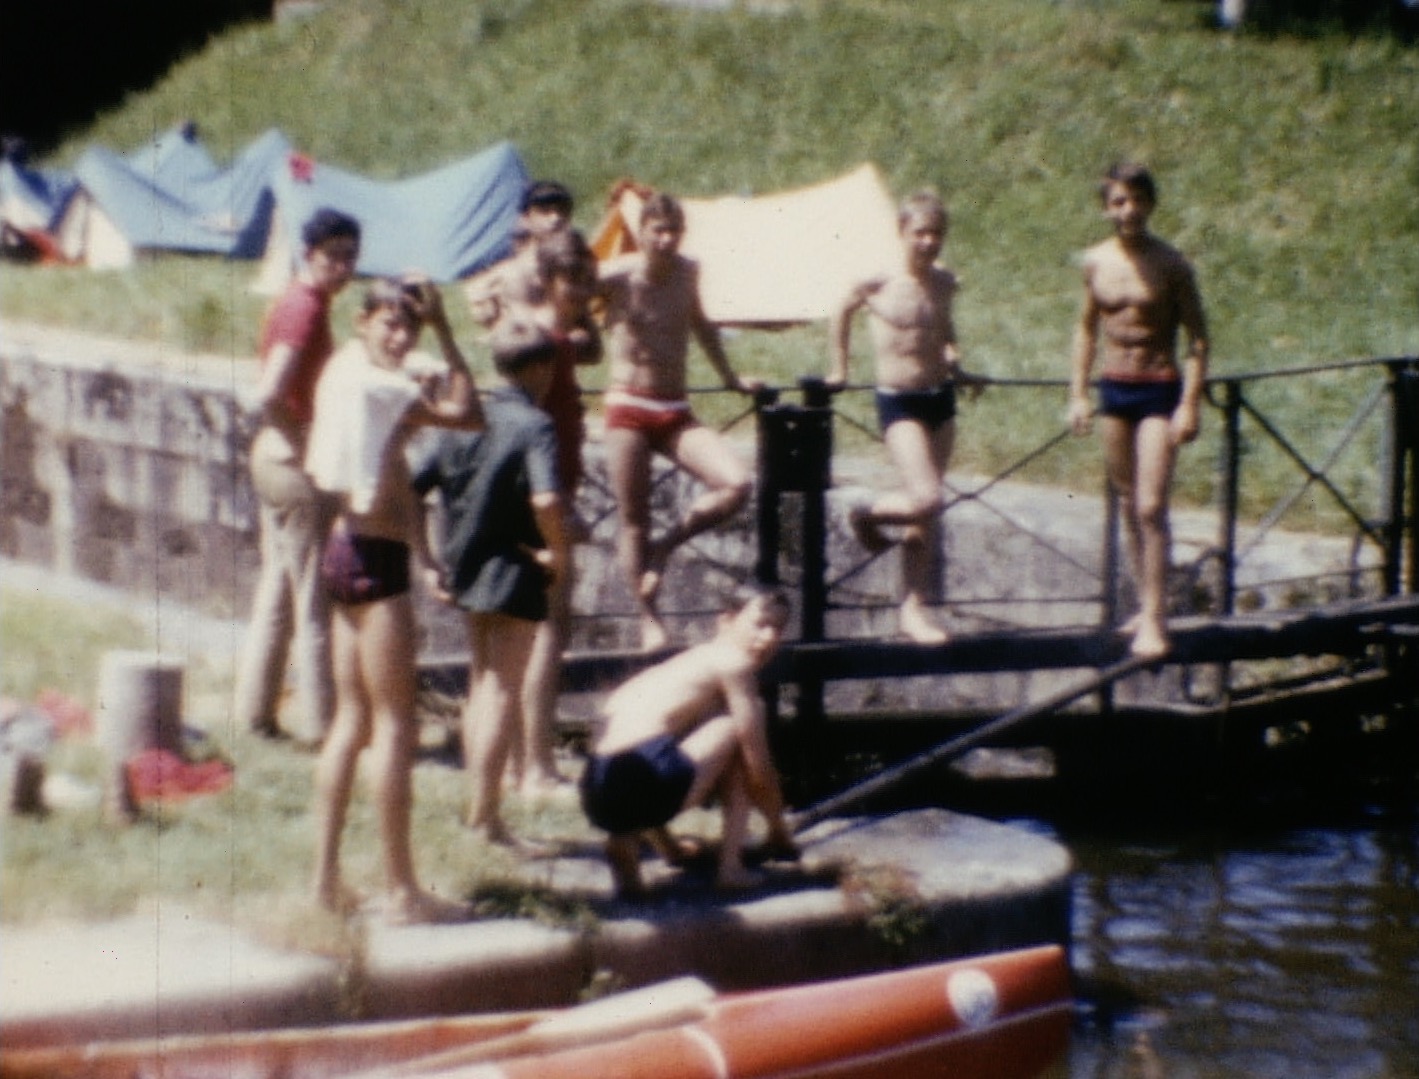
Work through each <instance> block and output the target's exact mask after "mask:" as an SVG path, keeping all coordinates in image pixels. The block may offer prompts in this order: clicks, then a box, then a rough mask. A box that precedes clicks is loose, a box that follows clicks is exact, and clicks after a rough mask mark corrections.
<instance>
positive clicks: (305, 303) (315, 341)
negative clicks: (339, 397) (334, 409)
mask: <svg viewBox="0 0 1419 1079" xmlns="http://www.w3.org/2000/svg"><path fill="white" fill-rule="evenodd" d="M282 344H284V345H289V346H290V347H291V348H292V349H293V350H294V351H295V359H294V361H293V364H292V367H291V373H290V376H289V377H288V378H287V379H286V384H285V385H284V386H283V387H282V388H281V392H280V394H279V395H278V399H279V400H280V402H281V404H282V405H284V406H285V408H286V409H287V410H288V411H289V412H290V414H291V415H292V416H293V417H294V418H295V419H296V420H297V422H299V423H301V424H302V425H305V426H309V424H310V421H311V420H312V419H313V418H314V417H315V384H316V382H317V381H318V380H319V379H320V372H321V371H323V370H324V369H325V361H326V360H328V359H330V357H331V355H332V354H333V353H334V351H335V335H334V334H333V333H332V332H331V330H330V297H329V296H327V295H326V294H325V293H324V292H321V291H320V290H319V289H317V288H315V287H313V286H312V285H310V284H307V283H306V282H304V281H294V282H292V283H291V285H290V287H288V288H287V289H286V291H285V292H283V293H282V294H281V296H280V298H278V299H277V300H276V302H275V303H274V304H272V305H271V309H270V310H269V311H268V312H267V313H266V322H265V325H263V326H262V328H261V345H260V348H261V363H262V365H263V366H265V364H266V359H267V356H269V355H270V353H271V349H272V348H274V347H275V346H276V345H282Z"/></svg>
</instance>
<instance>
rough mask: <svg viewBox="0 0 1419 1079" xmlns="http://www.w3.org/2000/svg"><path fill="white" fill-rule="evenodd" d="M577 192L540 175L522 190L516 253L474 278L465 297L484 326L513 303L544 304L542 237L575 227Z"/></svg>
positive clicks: (465, 291)
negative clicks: (574, 195)
mask: <svg viewBox="0 0 1419 1079" xmlns="http://www.w3.org/2000/svg"><path fill="white" fill-rule="evenodd" d="M575 205H576V204H575V202H574V201H573V199H572V193H571V192H570V191H569V190H567V188H566V187H564V186H563V185H561V184H559V183H557V181H555V180H537V181H535V182H533V183H531V184H528V185H527V188H526V190H524V191H523V193H522V201H521V203H520V212H519V215H518V219H517V224H516V226H514V228H513V231H512V245H513V250H512V254H511V255H509V256H508V257H507V258H505V259H503V260H502V261H501V262H499V263H498V264H497V265H495V266H493V267H492V268H491V269H489V270H487V271H486V272H484V273H480V274H478V275H476V276H475V277H472V278H470V279H469V281H468V283H467V285H466V286H465V287H464V297H465V298H466V299H467V301H468V307H469V309H470V310H471V311H472V313H473V318H474V321H476V322H477V323H478V324H479V325H480V326H491V325H492V324H493V323H494V322H496V321H497V319H498V316H499V314H500V313H501V312H502V311H503V310H504V309H505V308H506V307H508V306H509V305H514V306H515V305H520V304H540V303H543V302H545V300H546V289H545V282H544V281H543V279H542V276H541V274H540V273H539V272H538V266H537V249H538V246H539V244H540V243H541V241H542V240H544V239H546V238H547V237H549V236H554V235H556V234H557V233H559V232H564V231H566V230H567V229H568V228H570V227H571V219H572V211H573V209H574V208H575Z"/></svg>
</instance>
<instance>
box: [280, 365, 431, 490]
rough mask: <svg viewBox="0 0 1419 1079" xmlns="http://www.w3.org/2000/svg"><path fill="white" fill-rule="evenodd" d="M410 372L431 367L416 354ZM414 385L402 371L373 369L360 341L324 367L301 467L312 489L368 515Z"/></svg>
mask: <svg viewBox="0 0 1419 1079" xmlns="http://www.w3.org/2000/svg"><path fill="white" fill-rule="evenodd" d="M404 362H405V364H406V365H410V369H411V370H418V369H420V368H421V367H422V365H424V364H426V363H428V362H430V361H429V360H428V358H427V357H424V356H422V354H419V353H411V354H410V355H408V356H406V357H405V359H404ZM418 397H419V385H418V383H417V382H415V381H414V379H413V378H412V377H410V375H409V374H408V373H407V372H405V371H390V370H387V369H386V368H383V367H376V366H375V365H374V364H373V363H371V362H370V360H369V355H368V353H367V352H366V351H365V346H364V343H363V342H361V341H358V340H356V341H350V342H349V343H347V344H346V345H344V346H343V347H342V348H341V349H340V350H339V351H338V352H336V353H335V355H334V356H332V357H330V361H329V362H328V363H327V364H326V365H325V370H324V372H323V373H322V374H321V376H320V382H319V383H318V384H317V385H316V388H315V421H314V423H312V424H311V429H310V441H309V442H308V443H307V446H306V454H305V468H306V472H308V473H309V474H310V477H311V479H312V480H314V481H315V484H316V486H317V487H319V488H321V490H324V491H330V492H332V493H334V494H339V495H344V496H345V499H346V502H347V504H348V506H349V508H350V510H351V511H353V512H355V513H368V512H369V510H370V507H371V506H372V505H373V502H374V496H375V491H376V490H377V489H378V487H379V478H380V474H381V471H382V468H383V465H384V454H385V450H386V449H387V448H388V446H389V439H390V437H391V436H392V435H393V434H394V431H395V428H396V427H398V425H399V421H400V419H401V418H402V417H403V416H404V413H405V412H406V411H407V410H408V408H409V406H410V405H411V404H413V403H414V401H416V400H417V399H418Z"/></svg>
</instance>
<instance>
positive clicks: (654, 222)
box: [636, 191, 685, 258]
mask: <svg viewBox="0 0 1419 1079" xmlns="http://www.w3.org/2000/svg"><path fill="white" fill-rule="evenodd" d="M684 235H685V209H684V207H683V206H681V205H680V203H679V201H678V200H677V199H676V198H675V197H674V196H673V195H667V194H665V193H664V192H663V191H657V192H655V193H654V194H653V195H651V196H650V197H649V198H648V199H646V200H645V203H644V205H642V206H641V216H640V224H639V228H638V229H637V232H636V238H637V239H638V240H639V241H640V245H641V249H642V250H644V251H645V253H646V254H647V255H648V256H650V257H652V258H665V257H668V256H670V255H673V254H675V252H676V251H678V250H679V249H680V240H681V239H682V238H683V237H684Z"/></svg>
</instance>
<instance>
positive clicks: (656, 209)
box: [640, 191, 685, 230]
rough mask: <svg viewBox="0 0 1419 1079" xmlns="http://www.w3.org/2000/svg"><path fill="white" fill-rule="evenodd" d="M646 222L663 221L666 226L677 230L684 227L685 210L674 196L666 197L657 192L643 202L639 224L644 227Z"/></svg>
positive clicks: (662, 193) (661, 192) (663, 193)
mask: <svg viewBox="0 0 1419 1079" xmlns="http://www.w3.org/2000/svg"><path fill="white" fill-rule="evenodd" d="M647 221H664V222H665V223H666V224H667V225H670V226H672V227H673V228H675V229H677V230H683V229H684V227H685V208H684V207H683V206H681V205H680V203H679V200H677V199H676V198H675V196H674V195H667V194H666V193H665V192H664V191H657V192H655V193H654V194H653V195H651V196H650V197H649V198H648V199H646V200H645V203H644V204H643V205H642V206H641V220H640V223H641V224H642V225H644V224H645V223H646V222H647Z"/></svg>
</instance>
